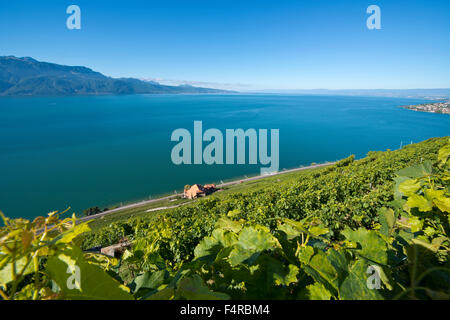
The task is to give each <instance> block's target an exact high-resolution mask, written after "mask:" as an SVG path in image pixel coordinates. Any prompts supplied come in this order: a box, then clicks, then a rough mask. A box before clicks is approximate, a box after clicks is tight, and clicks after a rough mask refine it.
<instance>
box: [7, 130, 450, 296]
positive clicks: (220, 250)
mask: <svg viewBox="0 0 450 320" xmlns="http://www.w3.org/2000/svg"><path fill="white" fill-rule="evenodd" d="M449 157H450V144H449V139H448V137H445V138H435V139H430V140H427V141H425V142H422V143H419V144H415V145H408V146H405V147H404V148H402V149H401V150H397V151H386V152H370V153H369V154H368V155H367V157H366V158H364V159H361V160H355V159H354V157H353V156H350V157H349V158H347V159H344V160H341V161H340V162H338V163H336V164H335V165H333V166H329V167H326V168H321V169H317V170H313V171H310V172H304V173H301V174H300V173H299V174H298V175H297V176H295V177H294V176H292V175H291V176H289V178H287V177H286V178H285V179H283V178H279V179H278V178H277V179H276V180H275V179H274V180H272V181H271V183H266V184H265V185H264V184H262V185H260V186H259V187H256V188H254V189H250V190H246V191H245V190H241V191H242V192H227V193H224V194H222V195H216V196H211V197H209V198H205V199H202V200H199V201H196V202H195V203H192V204H190V205H186V206H182V207H179V208H176V209H171V210H166V211H162V212H158V213H152V214H149V215H137V216H136V217H133V218H131V219H129V220H123V217H122V220H120V221H117V222H113V223H111V224H110V225H108V226H107V227H103V228H100V229H97V230H95V231H91V232H89V231H90V229H89V226H88V224H86V223H81V224H78V225H75V218H73V219H66V220H63V221H60V220H58V218H57V215H56V214H53V215H51V216H50V217H48V218H38V219H36V220H35V221H34V222H28V221H24V220H8V219H6V218H5V219H6V221H5V224H6V227H4V228H2V229H1V233H0V237H1V242H0V244H1V255H0V283H1V284H2V286H3V288H2V291H1V294H2V296H3V298H5V299H6V298H8V299H9V298H15V299H19V298H27V299H31V298H34V299H44V298H66V299H79V298H102V299H183V298H184V299H229V298H233V299H435V298H446V299H448V298H449V297H450V265H449V262H448V253H449V250H450V249H449V247H450V241H449V237H448V235H449V231H450V226H449V223H450V221H449V218H450V215H449V213H450V197H449V181H450V173H449V169H450V161H449ZM278 180H279V181H278ZM43 227H44V229H45V232H44V233H43V234H38V232H37V230H39V229H41V228H43ZM123 237H127V238H128V239H129V240H131V241H132V243H133V245H132V248H131V249H130V250H126V251H125V252H124V254H123V256H122V257H121V259H120V261H117V260H116V259H112V258H107V257H105V256H99V255H95V254H91V253H83V251H82V250H81V249H80V248H83V249H88V248H90V247H93V246H98V245H102V246H104V245H109V244H113V243H116V242H118V241H119V240H120V239H121V238H123ZM68 268H69V269H70V270H77V268H79V270H80V272H79V274H81V280H80V281H79V282H77V281H75V283H74V285H72V286H68V285H67V283H68V282H67V281H68V280H69V279H70V277H71V276H73V274H72V275H71V274H70V273H69V274H68V273H67V272H66V270H67V269H68ZM74 274H76V272H75V273H74ZM99 281H101V282H102V283H103V285H102V286H101V287H99V286H96V285H95V284H96V283H98V282H99Z"/></svg>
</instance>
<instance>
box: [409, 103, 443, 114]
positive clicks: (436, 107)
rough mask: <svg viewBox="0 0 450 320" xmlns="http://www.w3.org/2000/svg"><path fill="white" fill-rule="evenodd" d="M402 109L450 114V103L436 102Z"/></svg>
mask: <svg viewBox="0 0 450 320" xmlns="http://www.w3.org/2000/svg"><path fill="white" fill-rule="evenodd" d="M401 108H405V109H409V110H414V111H421V112H432V113H444V114H450V101H446V102H444V101H442V102H435V103H422V104H418V105H411V106H401Z"/></svg>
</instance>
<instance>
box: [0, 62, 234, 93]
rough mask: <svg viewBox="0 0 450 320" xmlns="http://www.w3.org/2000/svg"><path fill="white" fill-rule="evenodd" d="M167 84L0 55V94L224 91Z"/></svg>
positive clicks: (223, 91)
mask: <svg viewBox="0 0 450 320" xmlns="http://www.w3.org/2000/svg"><path fill="white" fill-rule="evenodd" d="M226 92H230V91H225V90H219V89H209V88H201V87H194V86H189V85H180V86H169V85H162V84H160V83H158V82H155V81H142V80H139V79H134V78H111V77H108V76H105V75H103V74H101V73H99V72H96V71H93V70H91V69H89V68H86V67H78V66H65V65H59V64H55V63H48V62H41V61H37V60H35V59H33V58H30V57H24V58H18V57H14V56H3V57H0V96H55V95H56V96H68V95H70V96H71V95H106V94H145V93H153V94H157V93H171V94H176V93H226Z"/></svg>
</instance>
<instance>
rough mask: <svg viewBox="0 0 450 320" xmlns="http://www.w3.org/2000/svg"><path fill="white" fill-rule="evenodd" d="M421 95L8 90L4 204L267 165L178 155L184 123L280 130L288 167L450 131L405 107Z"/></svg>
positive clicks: (56, 203)
mask: <svg viewBox="0 0 450 320" xmlns="http://www.w3.org/2000/svg"><path fill="white" fill-rule="evenodd" d="M421 102H423V101H421V100H417V99H415V100H414V99H398V98H373V97H342V96H339V97H336V96H281V95H223V96H222V95H135V96H99V97H58V98H2V99H0V210H2V211H3V212H5V214H6V215H8V216H10V217H18V216H21V217H26V218H32V217H34V216H37V215H43V214H46V213H47V212H49V211H53V210H64V209H66V208H67V207H69V206H70V207H71V208H72V209H71V211H70V212H76V213H77V214H80V213H81V211H82V210H83V209H85V208H88V207H91V206H100V207H108V206H111V205H114V204H120V203H121V202H123V203H127V202H130V201H135V200H142V199H148V198H149V197H150V196H157V195H161V194H165V193H173V192H174V191H175V190H176V191H178V192H180V191H181V190H182V188H183V186H184V185H185V184H194V183H209V182H219V181H220V180H222V179H223V180H226V179H231V178H235V177H241V176H243V175H252V174H258V173H259V170H260V167H261V165H260V164H257V165H212V166H207V165H181V166H176V165H174V164H172V162H171V158H170V153H171V149H172V147H173V146H174V145H175V143H174V142H171V141H170V135H171V133H172V131H173V130H175V129H177V128H187V129H189V130H190V131H191V132H192V131H193V121H194V120H201V121H203V128H204V130H206V129H208V128H218V129H221V130H222V132H225V129H236V128H243V129H248V128H255V129H279V130H280V169H283V168H292V167H297V166H300V165H308V164H310V163H311V162H323V161H332V160H336V159H340V158H344V157H347V156H348V155H350V154H355V155H356V156H357V157H363V156H365V155H366V154H367V152H368V151H370V150H386V149H388V148H389V149H398V148H399V147H400V144H401V143H403V144H406V143H410V142H411V141H413V142H419V141H422V140H425V139H428V138H431V137H437V136H445V135H449V134H450V117H449V116H448V115H440V114H431V113H421V112H414V111H410V110H405V109H401V108H398V106H399V105H404V104H415V103H421Z"/></svg>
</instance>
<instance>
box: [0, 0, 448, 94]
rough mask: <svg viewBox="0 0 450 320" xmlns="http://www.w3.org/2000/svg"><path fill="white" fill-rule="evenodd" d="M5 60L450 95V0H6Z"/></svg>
mask: <svg viewBox="0 0 450 320" xmlns="http://www.w3.org/2000/svg"><path fill="white" fill-rule="evenodd" d="M71 4H76V5H78V6H80V8H81V20H82V22H81V23H82V28H81V30H68V29H67V28H66V19H67V17H68V15H67V14H66V8H67V7H68V6H69V5H71ZM371 4H376V5H378V6H380V8H381V15H382V16H381V19H382V20H381V24H382V29H381V30H368V29H367V27H366V19H367V17H368V16H369V15H368V14H366V9H367V7H368V6H369V5H371ZM0 55H15V56H20V57H22V56H31V57H33V58H35V59H38V60H44V61H50V62H55V63H60V64H68V65H84V66H88V67H91V68H93V69H95V70H97V71H100V72H102V73H104V74H106V75H110V76H113V77H122V76H131V77H138V78H162V79H179V80H196V81H203V82H217V83H233V84H237V83H243V84H250V85H253V86H255V87H257V88H277V89H313V88H328V89H345V88H347V89H360V88H390V89H393V88H400V89H403V88H444V87H445V88H449V87H450V1H448V0H436V1H430V0H429V1H426V0H423V1H415V0H411V1H394V0H386V1H372V0H369V1H360V0H330V1H325V0H314V1H313V0H309V1H301V0H296V1H283V0H276V1H275V0H274V1H266V0H254V1H245V0H239V1H235V0H226V1H215V0H208V1H195V0H193V1H188V0H180V1H175V0H164V1H161V0H160V1H148V0H147V1H135V0H128V1H113V0H110V1H98V0H89V1H87V0H86V1H85V0H71V1H64V0H54V1H49V0H40V1H36V0H27V1H20V0H15V1H1V2H0Z"/></svg>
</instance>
